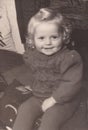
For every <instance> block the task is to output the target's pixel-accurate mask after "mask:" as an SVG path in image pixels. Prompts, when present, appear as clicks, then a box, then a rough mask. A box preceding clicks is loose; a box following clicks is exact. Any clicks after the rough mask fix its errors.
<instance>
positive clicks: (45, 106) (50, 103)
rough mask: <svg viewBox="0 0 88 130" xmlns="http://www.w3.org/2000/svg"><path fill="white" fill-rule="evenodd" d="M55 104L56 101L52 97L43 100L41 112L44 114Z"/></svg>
mask: <svg viewBox="0 0 88 130" xmlns="http://www.w3.org/2000/svg"><path fill="white" fill-rule="evenodd" d="M55 103H56V101H55V99H54V98H53V97H50V98H47V99H45V100H44V102H43V104H42V110H43V111H44V112H45V111H46V110H47V109H48V108H50V107H52V106H54V105H55Z"/></svg>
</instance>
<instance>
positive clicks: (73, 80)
mask: <svg viewBox="0 0 88 130" xmlns="http://www.w3.org/2000/svg"><path fill="white" fill-rule="evenodd" d="M71 32H72V27H71V24H70V23H69V21H68V20H67V19H66V18H65V17H64V16H62V14H60V13H59V12H56V11H53V10H51V9H48V8H42V9H40V11H39V12H38V13H37V14H36V15H35V16H33V17H32V18H31V20H30V22H29V24H28V37H27V42H28V44H29V48H28V50H27V51H26V52H25V54H24V60H25V64H26V66H27V67H29V68H31V71H32V74H33V75H32V76H33V84H32V86H31V88H32V92H33V96H32V97H30V98H29V99H28V100H27V101H25V102H24V103H23V104H22V105H21V106H20V107H19V110H18V116H17V118H16V120H15V123H14V126H13V130H33V127H34V124H35V122H36V120H37V119H38V118H39V117H41V116H42V119H41V124H40V127H39V130H60V128H61V127H62V125H63V124H64V123H65V122H66V121H67V120H68V119H69V118H71V116H72V115H73V113H74V112H75V111H76V109H77V108H78V106H79V103H80V94H79V93H80V90H81V86H82V82H81V81H82V69H83V65H82V60H81V57H80V55H79V54H78V53H77V52H76V51H75V50H69V49H68V48H67V45H68V43H70V35H71Z"/></svg>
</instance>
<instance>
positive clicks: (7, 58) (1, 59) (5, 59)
mask: <svg viewBox="0 0 88 130" xmlns="http://www.w3.org/2000/svg"><path fill="white" fill-rule="evenodd" d="M23 63H24V61H23V57H22V55H21V54H18V53H15V52H12V51H7V50H0V73H3V72H6V71H7V70H9V69H12V68H13V67H16V66H18V65H22V64H23Z"/></svg>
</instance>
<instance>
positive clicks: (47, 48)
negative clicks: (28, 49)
mask: <svg viewBox="0 0 88 130" xmlns="http://www.w3.org/2000/svg"><path fill="white" fill-rule="evenodd" d="M53 48H54V47H46V48H44V49H46V50H50V49H53Z"/></svg>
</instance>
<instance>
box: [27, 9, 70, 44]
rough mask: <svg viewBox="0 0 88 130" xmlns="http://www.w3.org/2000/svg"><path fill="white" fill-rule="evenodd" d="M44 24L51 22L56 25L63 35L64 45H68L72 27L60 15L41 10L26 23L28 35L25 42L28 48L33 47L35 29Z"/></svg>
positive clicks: (55, 12)
mask: <svg viewBox="0 0 88 130" xmlns="http://www.w3.org/2000/svg"><path fill="white" fill-rule="evenodd" d="M45 22H52V23H55V24H57V26H58V27H60V31H61V32H62V34H63V41H64V43H65V44H68V43H69V40H70V34H71V32H72V26H71V24H70V22H69V21H68V20H67V19H66V18H65V17H64V16H63V15H62V14H61V13H59V12H57V11H53V10H52V9H50V8H42V9H40V10H39V12H38V13H37V14H35V15H34V16H33V17H32V18H31V19H30V21H29V23H28V30H27V32H28V34H27V37H26V42H27V44H29V46H32V45H33V36H34V33H35V29H36V27H37V26H39V25H40V24H42V23H45Z"/></svg>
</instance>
